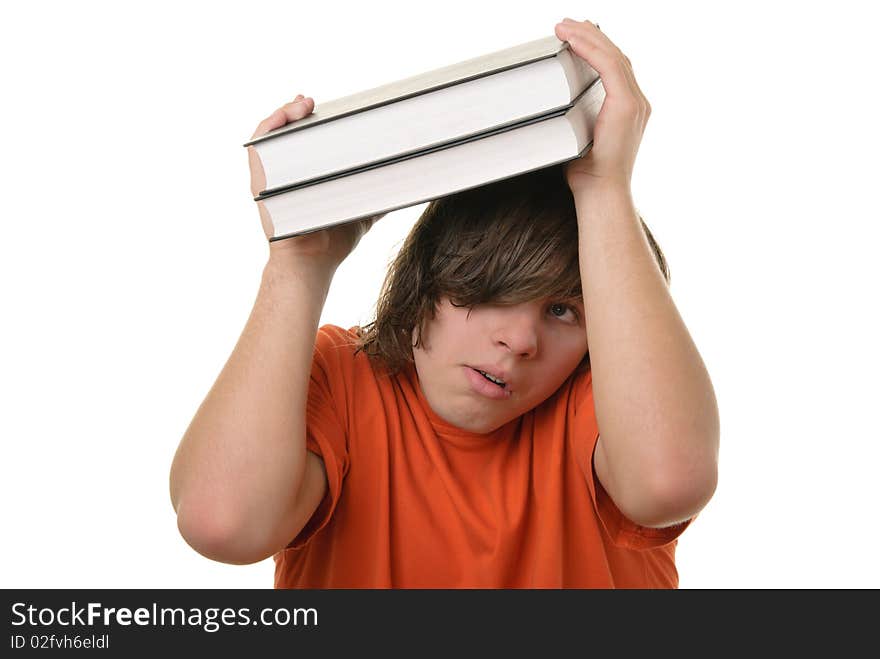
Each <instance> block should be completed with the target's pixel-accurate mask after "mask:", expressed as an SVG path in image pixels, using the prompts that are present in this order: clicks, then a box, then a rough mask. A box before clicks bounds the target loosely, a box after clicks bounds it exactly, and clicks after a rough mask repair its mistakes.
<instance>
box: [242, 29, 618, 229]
mask: <svg viewBox="0 0 880 659" xmlns="http://www.w3.org/2000/svg"><path fill="white" fill-rule="evenodd" d="M604 99H605V89H604V87H603V86H602V81H601V80H600V78H599V75H598V74H597V73H596V71H595V70H594V69H593V68H592V67H590V66H589V64H587V63H586V62H585V61H584V60H583V59H581V58H580V57H578V56H577V55H576V54H574V53H573V52H572V51H571V49H570V48H569V47H568V44H567V43H566V42H563V41H560V40H559V39H557V38H556V37H555V36H551V37H547V38H544V39H538V40H536V41H530V42H528V43H524V44H520V45H518V46H515V47H513V48H508V49H506V50H502V51H498V52H494V53H490V54H488V55H484V56H482V57H477V58H475V59H470V60H467V61H464V62H460V63H458V64H453V65H452V66H447V67H445V68H442V69H437V70H434V71H429V72H427V73H423V74H421V75H417V76H414V77H411V78H407V79H405V80H400V81H397V82H393V83H390V84H388V85H383V86H382V87H377V88H375V89H370V90H367V91H364V92H360V93H357V94H354V95H351V96H346V97H344V98H339V99H336V100H334V101H329V102H327V103H324V104H321V105H316V106H315V110H314V112H313V113H312V114H310V115H309V116H307V117H305V118H303V119H300V120H299V121H295V122H293V123H290V124H287V125H286V126H282V127H281V128H278V129H276V130H273V131H271V132H269V133H266V134H265V135H262V136H260V137H257V138H255V139H252V140H250V141H249V142H247V143H246V144H245V146H253V148H254V149H255V151H256V153H257V155H258V157H259V158H260V161H261V163H262V165H263V169H264V171H265V173H266V189H265V190H263V191H261V192H260V193H259V194H258V195H257V197H255V200H256V201H259V202H263V204H264V205H265V208H266V210H267V211H268V213H269V216H270V218H271V223H272V233H271V235H270V236H269V239H270V240H280V239H283V238H288V237H291V236H295V235H299V234H302V233H308V232H310V231H316V230H318V229H324V228H326V227H329V226H333V225H336V224H341V223H344V222H352V221H355V220H359V219H363V218H367V217H372V216H375V215H381V214H384V213H388V212H390V211H393V210H397V209H400V208H405V207H407V206H412V205H415V204H419V203H423V202H427V201H430V200H432V199H437V198H439V197H443V196H446V195H448V194H452V193H455V192H459V191H461V190H466V189H468V188H473V187H477V186H480V185H484V184H487V183H491V182H493V181H498V180H501V179H504V178H508V177H511V176H516V175H517V174H523V173H526V172H529V171H533V170H536V169H540V168H543V167H548V166H551V165H555V164H558V163H562V162H565V161H568V160H572V159H574V158H578V157H580V156H582V155H583V154H584V152H585V151H586V150H587V149H588V148H589V147H590V145H591V144H592V137H593V130H594V127H595V124H596V117H597V116H598V114H599V110H600V109H601V106H602V102H603V101H604Z"/></svg>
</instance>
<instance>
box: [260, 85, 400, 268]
mask: <svg viewBox="0 0 880 659" xmlns="http://www.w3.org/2000/svg"><path fill="white" fill-rule="evenodd" d="M314 109H315V101H314V100H313V99H312V98H310V97H304V96H303V95H302V94H299V95H297V97H296V98H295V99H294V100H293V101H291V102H290V103H287V104H285V105H282V106H281V107H280V108H278V109H277V110H275V112H273V113H272V114H270V115H269V116H268V117H266V118H265V119H263V121H261V122H260V124H259V125H258V126H257V129H256V130H255V131H254V135H253V137H259V136H260V135H265V134H266V133H268V132H269V131H271V130H274V129H276V128H280V127H281V126H284V125H286V124H288V123H290V122H293V121H297V120H299V119H302V118H303V117H307V116H308V115H310V114H311V113H312V112H313V111H314ZM251 139H253V138H251ZM248 161H249V164H250V171H251V194H252V195H253V196H254V197H256V196H257V195H258V194H260V192H262V191H263V190H264V189H265V187H266V174H265V172H264V171H263V164H262V163H261V162H260V158H259V157H258V156H257V152H256V151H255V150H254V147H253V146H249V147H248ZM257 206H258V208H259V211H260V221H261V222H262V224H263V232H264V233H265V234H266V237H267V238H269V237H271V235H272V221H271V218H270V217H269V213H268V211H267V210H266V209H265V207H264V205H263V202H257ZM383 216H384V213H383V214H381V215H376V216H374V217H370V218H366V219H363V220H359V221H357V222H347V223H345V224H340V225H337V226H335V227H330V228H329V229H322V230H320V231H313V232H311V233H307V234H303V235H301V236H293V237H290V238H285V239H284V240H276V241H273V242H271V243H269V258H270V260H276V261H278V260H283V261H286V262H290V261H291V260H292V259H295V258H300V257H303V256H305V257H309V258H314V259H316V260H319V261H322V262H324V263H326V264H327V265H328V266H330V267H331V268H333V269H335V268H336V267H337V266H338V265H339V264H340V263H342V261H343V260H344V259H345V257H346V256H348V255H349V254H350V253H351V251H352V250H353V249H354V248H355V246H357V244H358V242H360V239H361V238H362V237H363V235H364V234H365V233H366V232H367V231H369V229H370V227H371V226H373V224H374V223H375V222H376V221H377V220H379V219H380V218H382V217H383Z"/></svg>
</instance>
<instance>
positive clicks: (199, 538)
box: [177, 501, 274, 565]
mask: <svg viewBox="0 0 880 659" xmlns="http://www.w3.org/2000/svg"><path fill="white" fill-rule="evenodd" d="M177 529H178V531H179V532H180V535H181V537H183V539H184V540H185V541H186V543H187V544H188V545H189V546H190V547H192V548H193V549H194V550H195V551H197V552H198V553H199V554H201V555H202V556H204V557H205V558H209V559H211V560H213V561H218V562H220V563H229V564H231V565H250V564H252V563H258V562H260V561H262V560H265V559H267V558H269V557H270V556H272V554H273V553H274V551H269V550H267V549H265V547H263V546H257V545H255V544H254V542H253V535H252V533H251V531H250V530H248V529H246V528H245V527H244V525H243V524H241V523H240V522H238V521H237V520H236V518H235V517H234V516H233V515H230V514H229V513H228V512H225V511H222V510H218V509H217V507H216V506H206V505H199V504H191V503H190V504H189V505H188V502H186V501H182V502H180V503H179V505H178V506H177Z"/></svg>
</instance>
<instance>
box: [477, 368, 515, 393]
mask: <svg viewBox="0 0 880 659" xmlns="http://www.w3.org/2000/svg"><path fill="white" fill-rule="evenodd" d="M470 368H473V369H475V370H477V371H483V372H484V373H488V374H489V375H491V376H492V377H493V378H498V379H499V380H503V381H504V383H505V384H506V385H507V387H506V388H507V389H510V373H508V372H507V371H505V370H503V369H500V368H498V367H497V366H486V365H484V364H475V365H474V366H471V367H470ZM480 377H482V376H480Z"/></svg>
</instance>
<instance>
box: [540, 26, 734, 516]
mask: <svg viewBox="0 0 880 659" xmlns="http://www.w3.org/2000/svg"><path fill="white" fill-rule="evenodd" d="M557 36H559V38H560V39H565V40H567V41H569V44H570V46H571V47H572V49H573V50H574V51H575V52H576V53H577V54H578V55H579V56H581V57H583V58H584V59H588V61H589V62H590V63H591V65H592V66H593V68H595V69H596V70H597V71H598V72H599V73H600V75H601V77H602V81H603V84H604V85H605V89H606V99H605V104H604V105H603V108H602V110H601V113H600V116H599V118H598V120H597V125H596V132H595V135H594V142H593V147H592V149H591V150H590V151H589V152H588V153H587V154H586V155H585V156H584V157H583V158H580V159H578V160H575V161H572V163H570V165H569V166H568V168H567V170H566V177H567V179H568V182H569V186H570V187H571V190H572V194H573V197H574V201H575V208H576V211H577V218H578V227H579V250H580V252H579V259H580V271H581V282H582V285H583V292H584V303H585V307H586V313H587V335H588V342H589V350H590V363H591V367H592V371H593V394H594V401H595V407H596V417H597V421H598V424H599V428H600V433H601V434H600V439H599V442H598V444H597V446H596V450H595V453H594V456H593V459H594V467H595V470H596V475H597V477H598V478H599V481H600V482H601V483H602V486H603V487H604V488H605V490H606V492H608V494H609V496H611V498H612V499H613V500H614V502H615V504H616V505H617V506H618V508H619V509H620V510H621V511H622V512H623V513H624V514H625V515H626V516H627V517H629V518H630V519H631V520H632V521H634V522H636V523H639V524H642V525H644V526H655V527H661V526H668V525H671V524H675V523H678V522H681V521H684V520H686V519H689V518H691V517H693V516H694V515H695V514H696V513H698V512H699V511H700V510H701V509H702V508H703V507H704V506H705V505H706V503H707V502H708V501H709V499H710V498H711V496H712V494H713V493H714V491H715V485H716V481H717V461H718V444H719V420H718V408H717V403H716V400H715V394H714V391H713V387H712V383H711V381H710V378H709V374H708V373H707V371H706V368H705V365H704V364H703V361H702V359H701V358H700V355H699V352H698V351H697V348H696V346H695V345H694V343H693V341H692V339H691V337H690V335H689V333H688V330H687V328H686V327H685V324H684V322H683V320H682V318H681V316H680V315H679V313H678V310H677V309H676V307H675V303H674V302H673V300H672V297H671V295H670V293H669V289H668V287H667V285H666V282H665V280H664V278H663V275H662V274H661V272H660V270H659V268H658V267H657V264H656V262H655V260H654V257H653V254H652V252H651V248H650V246H649V245H648V242H647V239H646V237H645V235H644V232H643V231H642V228H641V225H640V222H639V218H638V215H637V213H636V210H635V208H634V206H633V202H632V198H631V194H630V180H631V173H632V166H633V164H634V161H635V156H636V153H637V151H638V145H639V143H640V141H641V136H642V133H643V132H644V128H645V125H646V123H647V120H648V116H649V115H650V105H649V104H648V102H647V100H646V99H645V98H644V96H642V94H641V91H640V90H639V89H638V86H637V84H636V82H635V78H634V76H633V74H632V69H631V67H630V64H629V60H628V59H627V58H626V57H625V56H624V55H623V54H622V53H621V52H620V51H619V50H618V49H617V47H616V46H614V44H613V43H611V41H610V40H609V39H608V38H607V37H606V36H605V35H604V34H602V33H601V32H600V31H599V30H598V28H596V26H595V25H593V24H592V23H589V22H584V23H576V22H574V21H571V22H569V21H566V22H565V23H563V24H560V25H558V26H557Z"/></svg>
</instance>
